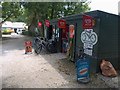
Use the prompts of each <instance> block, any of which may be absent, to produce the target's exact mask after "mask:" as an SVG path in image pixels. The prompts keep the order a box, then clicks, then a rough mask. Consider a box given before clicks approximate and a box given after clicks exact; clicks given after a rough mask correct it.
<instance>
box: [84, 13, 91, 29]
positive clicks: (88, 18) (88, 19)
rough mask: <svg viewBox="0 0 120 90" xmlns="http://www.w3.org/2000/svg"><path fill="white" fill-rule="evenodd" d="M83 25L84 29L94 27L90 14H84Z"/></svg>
mask: <svg viewBox="0 0 120 90" xmlns="http://www.w3.org/2000/svg"><path fill="white" fill-rule="evenodd" d="M82 27H83V29H92V28H93V18H92V17H91V16H88V15H83V22H82Z"/></svg>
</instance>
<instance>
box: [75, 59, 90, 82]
mask: <svg viewBox="0 0 120 90" xmlns="http://www.w3.org/2000/svg"><path fill="white" fill-rule="evenodd" d="M76 66H77V80H78V81H79V80H84V79H89V59H87V58H80V59H78V60H77V62H76Z"/></svg>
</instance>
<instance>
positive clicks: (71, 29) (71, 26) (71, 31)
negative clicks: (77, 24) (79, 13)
mask: <svg viewBox="0 0 120 90" xmlns="http://www.w3.org/2000/svg"><path fill="white" fill-rule="evenodd" d="M69 32H70V34H69V35H70V38H73V37H74V25H70V26H69Z"/></svg>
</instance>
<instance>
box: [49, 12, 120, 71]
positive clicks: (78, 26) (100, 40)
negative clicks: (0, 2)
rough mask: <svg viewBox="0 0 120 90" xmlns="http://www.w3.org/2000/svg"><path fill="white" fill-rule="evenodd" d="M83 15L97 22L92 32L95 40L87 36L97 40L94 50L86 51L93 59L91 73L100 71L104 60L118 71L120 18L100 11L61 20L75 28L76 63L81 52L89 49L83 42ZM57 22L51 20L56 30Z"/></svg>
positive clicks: (74, 55) (74, 54) (74, 53)
mask: <svg viewBox="0 0 120 90" xmlns="http://www.w3.org/2000/svg"><path fill="white" fill-rule="evenodd" d="M83 15H89V16H92V17H93V18H94V21H95V25H94V27H93V30H91V33H92V34H94V36H93V38H92V36H91V35H92V34H89V35H90V36H89V35H88V34H87V35H88V36H89V37H88V38H90V37H91V38H92V39H91V40H93V41H94V39H95V42H96V43H94V44H93V45H92V46H90V47H92V50H88V51H86V52H87V53H89V54H91V55H88V56H89V58H91V61H90V62H91V67H90V68H91V71H92V72H98V71H100V68H99V65H100V62H101V60H103V59H105V60H108V61H110V62H111V63H112V65H113V66H114V67H115V68H116V69H118V67H119V66H120V64H119V63H118V61H119V60H118V59H119V57H120V55H119V53H120V50H119V48H118V46H120V43H118V40H119V37H118V36H120V35H118V34H119V33H118V28H119V27H118V26H120V25H119V23H120V16H118V15H114V14H110V13H106V12H103V11H99V10H96V11H91V12H87V13H84V14H77V15H71V16H67V17H63V18H60V19H64V20H66V23H67V25H71V24H72V25H74V26H75V38H74V50H73V52H72V53H73V55H72V57H73V58H74V61H75V60H76V59H77V54H78V52H79V50H80V49H81V50H82V49H83V48H85V47H87V44H86V43H83V41H82V40H83V39H85V37H84V34H85V30H84V29H83V28H82V20H83V18H82V17H83ZM57 22H58V19H56V20H51V25H54V26H55V27H56V29H57V28H58V26H57ZM94 37H96V38H94ZM88 45H89V44H88ZM88 47H89V46H88Z"/></svg>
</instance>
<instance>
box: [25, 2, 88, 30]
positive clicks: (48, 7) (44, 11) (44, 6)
mask: <svg viewBox="0 0 120 90" xmlns="http://www.w3.org/2000/svg"><path fill="white" fill-rule="evenodd" d="M88 5H89V3H88V2H87V0H86V1H84V2H27V3H24V5H23V6H24V7H25V12H26V15H27V18H26V22H27V23H28V26H29V30H30V31H31V32H33V30H34V29H35V27H37V23H38V21H41V22H44V20H45V19H55V18H59V17H63V16H67V15H72V14H77V13H81V12H85V11H89V10H90V8H89V6H88Z"/></svg>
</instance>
